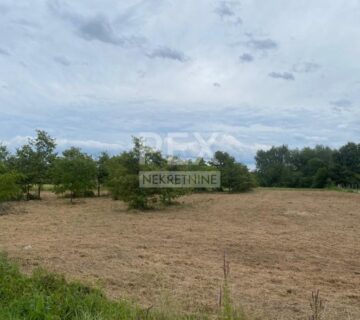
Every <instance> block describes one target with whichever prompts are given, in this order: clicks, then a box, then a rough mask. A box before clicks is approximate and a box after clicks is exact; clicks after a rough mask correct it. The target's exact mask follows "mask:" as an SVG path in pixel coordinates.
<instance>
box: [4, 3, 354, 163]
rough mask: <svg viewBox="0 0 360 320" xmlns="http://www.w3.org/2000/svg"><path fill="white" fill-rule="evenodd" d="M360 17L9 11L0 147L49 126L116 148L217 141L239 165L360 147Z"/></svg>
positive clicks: (219, 7)
mask: <svg viewBox="0 0 360 320" xmlns="http://www.w3.org/2000/svg"><path fill="white" fill-rule="evenodd" d="M359 13H360V4H359V2H358V1H347V2H345V1H341V0H334V1H331V2H329V1H325V0H319V1H316V2H314V1H310V0H306V1H305V2H291V1H290V2H286V3H284V2H283V1H280V0H274V1H271V2H270V1H268V2H264V1H262V0H255V1H254V0H243V1H240V2H238V1H221V0H219V1H217V0H214V1H213V2H211V3H209V1H207V0H199V1H193V0H183V1H172V2H170V1H165V0H154V1H145V0H140V1H139V0H136V1H135V0H130V1H120V2H116V3H114V2H113V1H111V0H104V1H97V0H89V1H85V0H79V1H69V0H51V1H36V2H34V1H30V0H19V1H16V2H14V1H10V0H3V2H2V5H1V8H0V14H1V20H0V37H1V39H2V42H1V47H0V68H1V71H2V72H1V74H0V112H1V117H0V140H4V141H8V142H9V143H10V144H16V143H18V142H16V141H20V140H16V139H19V138H14V137H18V136H28V135H32V134H33V132H34V129H35V128H44V129H47V130H49V131H51V134H53V135H54V136H57V137H59V141H63V142H64V141H69V143H70V142H71V141H73V142H78V143H79V145H82V146H84V148H88V149H89V150H90V149H98V148H102V147H104V148H105V147H106V148H109V149H111V150H115V149H117V148H118V147H119V148H120V147H126V146H128V145H129V141H130V139H131V138H130V136H131V134H132V133H134V132H135V133H136V132H140V131H143V130H144V128H145V129H146V130H147V131H151V130H153V131H159V132H161V133H164V132H173V131H178V130H185V131H190V130H191V131H204V132H210V131H211V130H213V131H223V132H224V133H225V134H229V135H233V136H234V137H235V138H236V139H238V140H240V141H241V143H243V144H244V145H243V147H242V148H243V149H242V151H241V152H239V153H238V154H239V157H241V154H243V153H246V152H249V154H251V153H253V152H254V150H255V149H256V148H257V147H259V146H268V145H271V144H282V143H287V144H291V145H293V146H301V145H305V144H312V143H318V142H324V143H329V144H331V145H339V144H341V143H346V142H347V141H348V140H358V139H359V138H360V132H359V129H358V127H359V122H358V120H356V119H359V116H360V110H359V106H360V105H359V98H360V93H359V90H358V89H359V87H358V85H354V84H356V83H357V82H358V81H359V80H360V79H359V77H358V75H359V74H360V66H359V64H358V57H359V54H360V43H359V42H358V41H356V39H358V38H359V37H360V28H359V22H358V17H359ZM239 19H241V21H242V23H241V24H240V23H239V21H240V20H239ZM244 62H251V63H244ZM269 75H271V76H270V77H269ZM274 77H275V78H276V79H277V81H276V80H275V79H273V78H274ZM295 78H296V81H282V80H292V79H295ZM339 125H341V128H346V130H340V131H339V129H338V126H339ZM61 139H62V140H61ZM119 141H120V142H119ZM230 142H231V141H230V140H227V141H224V145H223V147H224V148H226V147H227V146H226V144H230ZM219 147H222V145H219ZM239 147H240V146H239ZM234 152H237V151H234ZM246 159H247V160H246V161H250V160H249V159H248V158H246Z"/></svg>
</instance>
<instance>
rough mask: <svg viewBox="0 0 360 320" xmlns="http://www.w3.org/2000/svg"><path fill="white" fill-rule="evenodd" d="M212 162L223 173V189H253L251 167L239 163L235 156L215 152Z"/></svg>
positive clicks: (242, 190) (236, 190) (231, 190)
mask: <svg viewBox="0 0 360 320" xmlns="http://www.w3.org/2000/svg"><path fill="white" fill-rule="evenodd" d="M210 163H211V165H212V166H213V167H215V168H216V169H218V170H219V171H220V173H221V189H222V190H224V189H227V190H229V192H244V191H248V190H251V189H252V188H253V187H254V186H255V182H254V180H253V178H252V176H251V174H250V172H249V169H248V168H247V167H246V166H244V165H243V164H241V163H237V162H236V161H235V158H234V157H232V156H230V155H229V154H228V153H227V152H222V151H217V152H215V154H214V159H213V160H212V161H211V162H210Z"/></svg>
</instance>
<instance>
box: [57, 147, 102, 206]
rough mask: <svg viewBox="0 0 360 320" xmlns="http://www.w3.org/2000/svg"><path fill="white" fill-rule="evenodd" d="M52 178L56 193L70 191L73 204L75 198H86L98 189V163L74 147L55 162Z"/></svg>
mask: <svg viewBox="0 0 360 320" xmlns="http://www.w3.org/2000/svg"><path fill="white" fill-rule="evenodd" d="M52 177H53V181H54V184H55V191H56V192H57V193H64V192H66V191H70V200H71V202H73V198H74V197H78V196H84V195H86V194H87V193H88V192H91V191H92V190H93V189H94V188H95V187H96V177H97V167H96V163H95V161H94V160H93V159H92V158H91V157H90V156H89V155H87V154H85V153H82V152H81V150H80V149H78V148H74V147H72V148H70V149H68V150H65V151H64V152H63V154H62V157H58V158H57V159H56V160H55V163H54V168H53V170H52Z"/></svg>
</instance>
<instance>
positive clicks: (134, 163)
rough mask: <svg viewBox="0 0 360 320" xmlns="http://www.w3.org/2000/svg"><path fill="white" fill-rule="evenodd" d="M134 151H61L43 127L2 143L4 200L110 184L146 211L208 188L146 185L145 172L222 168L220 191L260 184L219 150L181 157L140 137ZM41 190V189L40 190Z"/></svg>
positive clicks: (90, 190)
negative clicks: (12, 146) (17, 141)
mask: <svg viewBox="0 0 360 320" xmlns="http://www.w3.org/2000/svg"><path fill="white" fill-rule="evenodd" d="M133 142H134V146H133V148H132V150H130V151H124V152H122V153H121V154H119V155H116V156H110V155H109V154H108V153H106V152H103V153H101V154H100V156H98V157H97V158H94V157H92V156H91V155H88V154H86V153H84V152H82V151H81V150H80V149H79V148H76V147H71V148H69V149H67V150H65V151H64V152H62V154H61V155H58V154H57V153H56V152H55V150H56V140H55V139H54V138H52V137H51V136H50V135H49V134H48V133H47V132H45V131H41V130H38V131H37V135H36V137H35V138H34V139H29V140H28V143H26V144H25V145H23V146H21V147H20V148H18V149H17V150H16V152H15V153H14V154H11V153H10V152H9V151H8V149H7V148H6V147H5V146H4V145H0V201H10V200H19V199H26V200H31V199H41V192H42V189H43V186H44V185H47V184H49V185H51V186H52V188H53V190H54V191H55V192H56V193H57V194H66V195H68V196H69V197H70V199H71V201H73V199H74V198H76V197H84V196H95V193H97V195H98V196H100V194H101V189H102V188H103V187H104V186H105V187H106V188H107V190H108V191H109V192H110V194H111V195H112V197H113V198H114V199H119V200H123V201H125V202H126V203H128V205H129V207H132V208H141V209H145V208H148V207H151V206H153V205H154V204H156V203H162V204H165V205H167V204H170V203H171V202H172V201H173V200H174V199H175V198H176V197H178V196H180V195H183V194H184V192H194V191H202V190H186V191H185V190H184V189H170V188H167V189H155V188H154V189H151V188H140V186H139V172H140V171H208V170H209V171H210V170H219V171H220V172H221V187H220V189H218V190H216V191H226V192H243V191H248V190H250V189H251V188H253V187H254V186H255V182H254V179H253V175H252V174H250V172H249V171H248V169H247V167H246V166H244V165H242V164H241V163H238V162H236V161H235V158H234V157H231V156H230V155H229V154H228V153H225V152H221V151H218V152H216V153H215V154H214V158H213V159H212V160H211V161H208V162H207V161H205V160H204V159H198V160H197V161H181V159H177V158H171V159H170V158H167V157H164V156H163V155H162V154H161V152H159V151H155V150H153V149H151V148H149V147H147V146H145V145H144V143H143V141H142V139H140V138H134V141H133ZM34 190H35V191H34Z"/></svg>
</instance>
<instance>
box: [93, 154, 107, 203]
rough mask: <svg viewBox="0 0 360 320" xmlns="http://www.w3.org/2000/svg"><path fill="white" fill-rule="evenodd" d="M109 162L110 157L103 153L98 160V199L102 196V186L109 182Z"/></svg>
mask: <svg viewBox="0 0 360 320" xmlns="http://www.w3.org/2000/svg"><path fill="white" fill-rule="evenodd" d="M109 160H110V156H109V154H108V153H106V152H102V153H101V154H100V156H99V157H98V159H97V160H96V167H97V193H98V197H100V194H101V186H102V185H104V184H105V183H106V182H107V179H108V177H109V171H108V167H107V166H108V162H109Z"/></svg>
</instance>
